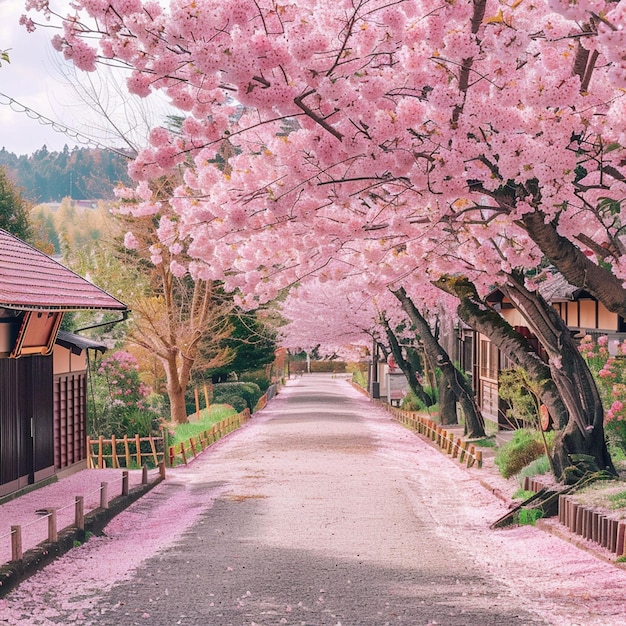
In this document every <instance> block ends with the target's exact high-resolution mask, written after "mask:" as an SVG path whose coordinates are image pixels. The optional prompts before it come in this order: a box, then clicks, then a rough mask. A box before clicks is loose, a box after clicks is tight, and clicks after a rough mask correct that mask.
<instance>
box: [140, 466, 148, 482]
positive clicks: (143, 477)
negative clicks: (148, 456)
mask: <svg viewBox="0 0 626 626" xmlns="http://www.w3.org/2000/svg"><path fill="white" fill-rule="evenodd" d="M141 484H142V485H147V484H148V466H147V465H144V466H143V467H142V468H141Z"/></svg>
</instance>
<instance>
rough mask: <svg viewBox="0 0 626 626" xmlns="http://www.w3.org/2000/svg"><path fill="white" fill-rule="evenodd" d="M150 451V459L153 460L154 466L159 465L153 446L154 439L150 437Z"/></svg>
mask: <svg viewBox="0 0 626 626" xmlns="http://www.w3.org/2000/svg"><path fill="white" fill-rule="evenodd" d="M150 451H151V452H152V458H153V460H154V464H155V465H158V464H159V459H158V457H157V451H156V446H155V445H154V437H153V436H152V435H150Z"/></svg>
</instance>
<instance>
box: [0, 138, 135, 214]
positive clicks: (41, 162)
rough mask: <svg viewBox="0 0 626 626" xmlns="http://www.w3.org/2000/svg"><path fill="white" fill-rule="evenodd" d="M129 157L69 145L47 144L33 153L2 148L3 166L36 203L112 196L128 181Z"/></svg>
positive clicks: (17, 185) (1, 161) (13, 180)
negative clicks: (57, 147) (54, 146)
mask: <svg viewBox="0 0 626 626" xmlns="http://www.w3.org/2000/svg"><path fill="white" fill-rule="evenodd" d="M127 164H128V158H127V157H126V156H124V155H123V153H121V151H120V152H113V151H111V150H104V149H96V148H78V147H75V148H72V149H70V148H68V146H67V145H66V146H65V148H64V149H63V150H62V151H61V152H50V151H49V150H48V149H47V148H46V146H43V147H42V148H41V149H39V150H37V151H36V152H34V153H33V154H30V155H20V156H17V155H16V154H14V153H12V152H8V151H7V150H6V149H5V148H2V150H0V167H2V168H4V169H5V171H6V174H7V177H8V178H9V180H10V181H11V182H12V183H13V184H14V185H16V187H17V188H18V189H19V190H20V192H21V195H22V197H23V198H24V199H26V200H28V201H29V202H31V203H33V204H39V203H42V202H60V201H61V200H62V199H63V198H66V197H69V198H72V199H74V200H88V199H102V200H107V199H112V198H113V190H114V188H115V187H116V186H117V185H118V184H119V183H120V182H121V183H123V184H128V182H129V179H128V176H127V174H126V167H127Z"/></svg>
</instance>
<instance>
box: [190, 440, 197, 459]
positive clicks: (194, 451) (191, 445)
mask: <svg viewBox="0 0 626 626" xmlns="http://www.w3.org/2000/svg"><path fill="white" fill-rule="evenodd" d="M189 447H190V448H191V453H192V454H193V458H194V459H195V458H196V446H194V445H193V437H189Z"/></svg>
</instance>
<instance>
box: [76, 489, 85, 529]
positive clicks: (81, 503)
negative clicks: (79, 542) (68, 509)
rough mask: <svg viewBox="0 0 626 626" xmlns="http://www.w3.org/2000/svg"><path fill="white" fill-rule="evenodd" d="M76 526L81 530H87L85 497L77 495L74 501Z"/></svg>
mask: <svg viewBox="0 0 626 626" xmlns="http://www.w3.org/2000/svg"><path fill="white" fill-rule="evenodd" d="M74 526H76V528H78V529H79V530H85V498H84V497H83V496H76V500H75V501H74Z"/></svg>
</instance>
